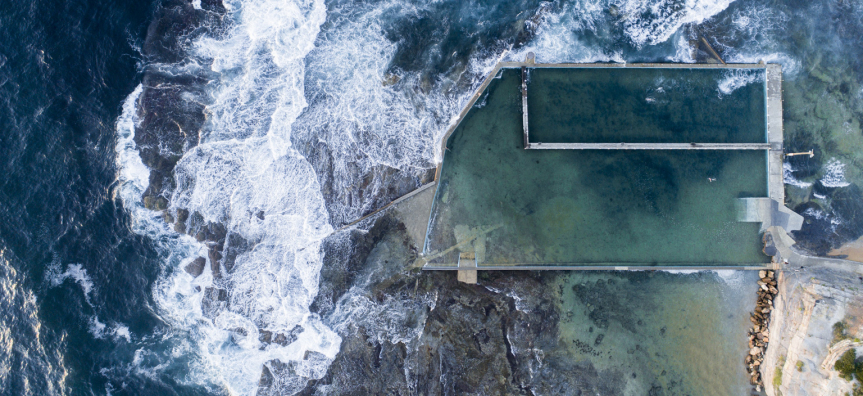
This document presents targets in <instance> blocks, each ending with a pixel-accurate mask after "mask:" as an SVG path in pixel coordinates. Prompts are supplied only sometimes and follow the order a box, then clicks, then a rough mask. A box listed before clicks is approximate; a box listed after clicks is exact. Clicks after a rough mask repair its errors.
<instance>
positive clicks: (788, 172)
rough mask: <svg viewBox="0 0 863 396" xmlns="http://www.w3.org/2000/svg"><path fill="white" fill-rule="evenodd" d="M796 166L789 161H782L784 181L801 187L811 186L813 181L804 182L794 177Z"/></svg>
mask: <svg viewBox="0 0 863 396" xmlns="http://www.w3.org/2000/svg"><path fill="white" fill-rule="evenodd" d="M793 172H794V167H792V166H791V164H789V163H788V162H783V163H782V181H783V182H784V183H785V184H790V185H792V186H796V187H800V188H809V187H812V183H809V182H804V181H800V180H797V178H795V177H794V173H793Z"/></svg>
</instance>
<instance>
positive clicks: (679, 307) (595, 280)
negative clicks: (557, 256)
mask: <svg viewBox="0 0 863 396" xmlns="http://www.w3.org/2000/svg"><path fill="white" fill-rule="evenodd" d="M721 274H722V277H720V276H719V275H718V274H717V273H716V272H699V273H695V274H689V275H679V274H669V273H664V272H654V271H643V272H632V271H627V272H595V271H578V272H561V275H560V276H559V277H556V282H555V283H554V284H555V285H556V286H557V287H558V289H559V290H560V293H561V294H560V299H561V300H560V302H561V306H560V309H561V319H560V324H559V327H558V328H559V337H560V344H559V346H560V349H559V350H555V351H546V358H547V359H553V358H554V356H555V354H560V355H563V356H566V357H567V359H569V360H572V361H587V362H590V364H591V365H592V366H593V367H594V368H595V369H596V370H597V371H598V372H600V373H607V372H614V373H620V374H621V375H622V377H623V378H625V381H626V385H625V386H624V391H623V392H622V394H627V395H652V394H664V395H705V396H707V395H716V396H727V395H745V394H749V393H746V392H747V390H748V389H747V388H748V387H747V386H746V384H747V383H748V377H747V374H746V371H745V368H744V365H743V364H742V363H741V361H742V357H743V356H745V355H746V352H747V345H746V343H745V339H746V334H745V330H743V329H745V328H746V327H747V326H748V325H749V324H750V323H749V320H748V319H749V317H748V316H749V315H748V312H749V311H750V310H751V309H752V308H753V305H754V301H753V299H752V296H754V295H755V289H756V288H757V285H756V284H755V281H756V279H757V273H755V272H753V271H734V272H732V271H722V272H721ZM723 278H724V279H723Z"/></svg>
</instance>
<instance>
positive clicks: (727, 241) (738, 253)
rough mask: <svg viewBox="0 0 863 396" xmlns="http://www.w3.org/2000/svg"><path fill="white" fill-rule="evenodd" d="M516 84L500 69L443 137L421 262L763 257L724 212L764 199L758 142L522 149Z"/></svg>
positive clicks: (756, 239)
mask: <svg viewBox="0 0 863 396" xmlns="http://www.w3.org/2000/svg"><path fill="white" fill-rule="evenodd" d="M636 72H638V73H640V72H641V71H640V70H636ZM666 72H668V71H666ZM684 72H686V73H689V72H690V71H688V70H686V71H684ZM591 73H592V71H591ZM520 84H521V71H520V70H515V69H504V70H503V71H502V72H501V75H500V78H498V79H496V80H494V81H493V82H492V83H491V85H490V86H489V88H488V91H487V96H486V97H485V98H484V99H483V100H482V101H481V102H480V105H478V106H476V107H474V108H473V109H472V110H471V111H470V112H469V114H468V115H467V116H466V118H465V119H464V120H463V121H462V122H461V124H460V125H459V127H458V128H457V129H456V130H455V132H454V133H453V134H452V135H451V136H450V137H449V140H448V141H447V150H445V153H444V163H443V167H442V170H441V175H440V180H439V183H438V190H437V192H436V196H435V200H434V207H433V209H432V216H431V219H430V224H429V229H428V235H427V241H426V246H425V254H426V256H427V257H429V258H431V261H430V264H431V265H455V264H456V263H457V262H458V255H459V253H460V252H466V251H473V252H475V255H476V258H477V262H478V264H479V265H480V266H482V265H523V266H533V265H596V266H605V265H628V266H654V265H673V266H705V265H707V266H713V265H715V266H738V265H747V264H757V263H764V262H767V261H769V258H768V257H767V256H765V255H764V254H763V253H762V252H761V238H760V232H759V224H757V223H740V222H737V220H736V209H735V202H736V200H737V198H742V197H765V196H767V170H766V152H765V151H761V150H739V151H738V150H718V151H709V150H524V149H523V140H522V139H523V135H522V123H521V110H520V109H521V94H520V91H519V89H520ZM704 89H707V88H706V87H705V88H704ZM533 96H537V95H536V94H534V95H533ZM531 125H533V124H531ZM711 180H713V181H711Z"/></svg>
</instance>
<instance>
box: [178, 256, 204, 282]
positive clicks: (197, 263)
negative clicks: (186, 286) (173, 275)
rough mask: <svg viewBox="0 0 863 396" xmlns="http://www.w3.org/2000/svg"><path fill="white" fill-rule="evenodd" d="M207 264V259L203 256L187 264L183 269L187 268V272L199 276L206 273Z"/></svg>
mask: <svg viewBox="0 0 863 396" xmlns="http://www.w3.org/2000/svg"><path fill="white" fill-rule="evenodd" d="M206 264H207V259H205V258H203V257H198V258H196V259H194V260H192V262H191V263H189V264H186V267H185V268H183V269H184V270H186V272H188V273H189V274H191V275H192V276H194V277H196V278H197V277H198V276H199V275H201V274H202V273H204V266H206Z"/></svg>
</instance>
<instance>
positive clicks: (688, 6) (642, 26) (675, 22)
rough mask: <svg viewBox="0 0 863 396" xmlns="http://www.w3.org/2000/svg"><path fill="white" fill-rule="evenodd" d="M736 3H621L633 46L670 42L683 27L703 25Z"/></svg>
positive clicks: (713, 0)
mask: <svg viewBox="0 0 863 396" xmlns="http://www.w3.org/2000/svg"><path fill="white" fill-rule="evenodd" d="M733 1H734V0H683V1H680V0H663V1H656V2H642V1H625V2H621V3H619V4H617V8H618V12H619V13H620V14H622V15H624V18H623V26H624V31H625V32H626V35H627V36H629V39H630V40H632V42H633V44H635V45H636V46H637V47H641V46H642V45H645V44H651V45H653V44H658V43H662V42H665V41H666V40H668V39H669V38H670V37H671V36H672V35H673V34H674V33H675V32H677V30H678V29H680V27H681V26H683V25H685V24H688V23H696V24H698V23H701V22H704V21H705V20H707V19H710V18H711V17H713V16H714V15H716V14H719V13H720V12H722V11H723V10H725V9H726V8H728V6H729V5H730V4H731V3H732V2H733Z"/></svg>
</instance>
